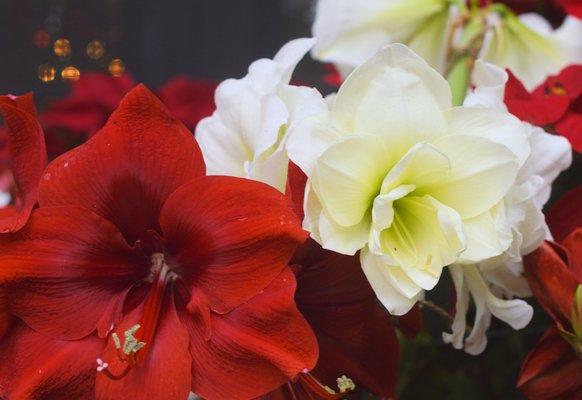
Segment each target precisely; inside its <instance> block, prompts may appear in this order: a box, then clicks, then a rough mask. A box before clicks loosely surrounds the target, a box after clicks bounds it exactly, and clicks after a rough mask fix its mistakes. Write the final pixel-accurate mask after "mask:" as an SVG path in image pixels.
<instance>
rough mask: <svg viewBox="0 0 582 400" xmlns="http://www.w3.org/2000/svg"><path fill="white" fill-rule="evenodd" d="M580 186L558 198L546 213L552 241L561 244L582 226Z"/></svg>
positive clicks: (581, 189) (581, 193)
mask: <svg viewBox="0 0 582 400" xmlns="http://www.w3.org/2000/svg"><path fill="white" fill-rule="evenodd" d="M580 204H582V186H578V187H577V188H574V189H572V190H570V191H569V192H567V193H566V194H565V195H563V196H562V197H560V198H559V199H558V200H557V201H556V202H555V203H554V204H553V205H552V206H551V207H550V208H549V209H548V210H547V211H546V213H545V214H546V222H547V223H548V226H549V227H550V231H551V232H552V236H553V237H554V240H555V241H556V242H558V243H562V242H563V241H564V239H565V238H566V236H568V235H569V234H570V233H571V232H573V231H574V229H576V228H578V227H579V226H582V207H580Z"/></svg>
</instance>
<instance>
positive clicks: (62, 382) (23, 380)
mask: <svg viewBox="0 0 582 400" xmlns="http://www.w3.org/2000/svg"><path fill="white" fill-rule="evenodd" d="M104 345H105V342H104V341H103V340H101V339H98V338H97V337H96V336H91V337H88V338H85V339H82V340H74V341H63V340H55V339H52V338H49V337H47V336H44V335H42V334H40V333H38V332H35V331H33V330H32V329H30V328H28V327H27V326H26V325H25V324H23V323H19V324H18V325H17V326H15V327H14V328H13V329H12V330H11V331H10V333H9V334H8V336H7V337H5V338H4V340H2V341H1V342H0V360H2V362H0V397H2V398H6V399H10V400H29V399H42V400H63V399H75V400H77V399H78V400H92V399H94V395H93V388H94V385H95V368H96V366H97V364H96V361H95V360H96V359H97V357H98V356H99V354H100V353H101V352H102V350H103V347H104Z"/></svg>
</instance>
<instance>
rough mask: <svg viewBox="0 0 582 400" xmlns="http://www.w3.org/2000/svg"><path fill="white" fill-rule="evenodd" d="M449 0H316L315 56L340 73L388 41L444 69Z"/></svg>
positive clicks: (351, 68) (448, 23) (369, 55)
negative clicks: (402, 46) (408, 49)
mask: <svg viewBox="0 0 582 400" xmlns="http://www.w3.org/2000/svg"><path fill="white" fill-rule="evenodd" d="M454 3H455V1H451V0H414V1H411V0H319V1H318V3H317V8H316V14H315V22H314V24H313V36H314V37H316V38H317V39H318V42H317V44H316V46H315V47H314V49H313V56H314V58H316V59H318V60H320V61H325V62H331V63H334V64H335V65H336V66H337V67H338V68H339V70H340V71H341V72H342V73H343V74H344V76H345V75H347V73H349V72H351V71H352V70H353V69H354V68H355V67H357V66H358V65H360V64H361V63H363V62H364V61H366V60H367V59H368V58H370V57H371V56H373V55H374V54H375V53H376V52H377V51H378V50H379V49H380V48H381V47H382V46H384V45H386V44H389V43H396V42H399V43H404V44H406V45H408V46H409V47H410V48H411V49H412V50H414V51H415V52H416V53H417V54H419V55H420V56H422V57H423V58H424V59H425V60H426V61H428V63H429V64H431V65H432V66H433V67H435V68H437V69H442V68H444V62H445V58H446V55H445V52H446V50H445V47H446V41H447V36H448V32H449V30H450V28H451V20H452V19H451V18H450V16H451V13H452V12H453V8H452V7H451V5H452V4H454Z"/></svg>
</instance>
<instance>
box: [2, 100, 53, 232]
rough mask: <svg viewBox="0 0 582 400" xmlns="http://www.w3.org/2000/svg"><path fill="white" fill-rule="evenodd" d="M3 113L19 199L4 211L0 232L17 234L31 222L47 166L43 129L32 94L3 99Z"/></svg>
mask: <svg viewBox="0 0 582 400" xmlns="http://www.w3.org/2000/svg"><path fill="white" fill-rule="evenodd" d="M0 112H2V115H3V116H4V120H5V123H6V126H7V128H8V129H7V138H8V147H9V153H10V164H11V168H12V174H13V176H14V183H15V185H16V190H15V193H16V198H15V199H14V205H12V206H8V207H5V208H3V209H2V210H0V232H13V231H17V230H18V229H20V228H22V226H23V225H24V224H25V223H26V221H27V220H28V217H29V215H30V212H31V211H32V208H33V207H34V205H35V204H36V201H37V197H38V184H39V181H40V178H41V176H42V173H43V171H44V168H45V166H46V148H45V143H44V135H43V132H42V128H41V127H40V125H39V123H38V121H37V120H36V111H35V109H34V100H33V97H32V94H27V95H24V96H21V97H16V98H14V97H12V96H0Z"/></svg>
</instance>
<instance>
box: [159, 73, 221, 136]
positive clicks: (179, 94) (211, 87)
mask: <svg viewBox="0 0 582 400" xmlns="http://www.w3.org/2000/svg"><path fill="white" fill-rule="evenodd" d="M217 85H218V83H217V82H213V81H203V80H195V79H190V78H188V77H185V76H179V77H176V78H174V79H172V80H170V81H169V82H168V83H166V84H165V85H164V86H162V88H161V89H160V90H159V92H158V94H159V96H160V99H161V100H162V101H163V102H164V104H165V105H166V106H167V107H168V109H169V110H170V112H171V113H172V115H173V116H175V117H176V118H178V119H180V120H181V121H182V122H183V123H184V124H185V125H186V126H187V127H188V128H190V129H194V127H196V125H197V124H198V122H199V121H200V120H201V119H202V118H204V117H208V116H210V115H212V113H213V112H214V110H215V109H216V105H215V104H214V91H215V90H216V86H217Z"/></svg>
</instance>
